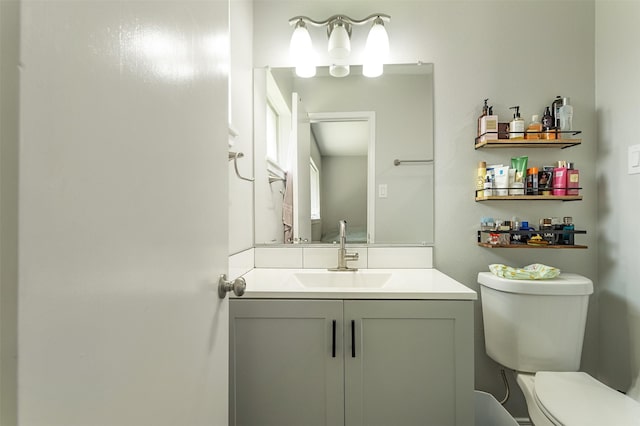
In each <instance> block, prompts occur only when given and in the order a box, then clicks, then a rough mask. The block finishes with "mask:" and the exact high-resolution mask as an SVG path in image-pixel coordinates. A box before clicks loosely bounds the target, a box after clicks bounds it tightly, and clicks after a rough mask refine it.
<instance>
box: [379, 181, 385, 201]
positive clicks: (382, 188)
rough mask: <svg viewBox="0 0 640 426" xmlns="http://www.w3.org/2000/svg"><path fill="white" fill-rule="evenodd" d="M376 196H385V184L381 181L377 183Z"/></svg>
mask: <svg viewBox="0 0 640 426" xmlns="http://www.w3.org/2000/svg"><path fill="white" fill-rule="evenodd" d="M378 198H387V184H386V183H381V184H380V185H378Z"/></svg>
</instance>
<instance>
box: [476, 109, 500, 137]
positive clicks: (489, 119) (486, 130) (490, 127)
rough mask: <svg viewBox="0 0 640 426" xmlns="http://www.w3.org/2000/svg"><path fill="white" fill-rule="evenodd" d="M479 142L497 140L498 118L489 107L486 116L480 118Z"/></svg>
mask: <svg viewBox="0 0 640 426" xmlns="http://www.w3.org/2000/svg"><path fill="white" fill-rule="evenodd" d="M480 135H481V136H480V142H483V141H486V140H494V139H498V116H497V115H493V107H492V106H490V107H489V109H488V112H487V115H485V116H482V117H480Z"/></svg>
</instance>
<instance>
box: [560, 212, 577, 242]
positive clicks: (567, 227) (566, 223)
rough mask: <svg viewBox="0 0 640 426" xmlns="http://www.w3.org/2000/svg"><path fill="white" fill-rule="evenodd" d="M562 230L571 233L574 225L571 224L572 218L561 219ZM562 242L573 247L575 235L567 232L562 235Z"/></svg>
mask: <svg viewBox="0 0 640 426" xmlns="http://www.w3.org/2000/svg"><path fill="white" fill-rule="evenodd" d="M562 230H563V231H573V230H575V225H574V224H573V218H572V217H571V216H565V217H563V218H562ZM562 242H563V243H564V244H566V245H569V246H572V245H575V235H574V233H573V232H567V233H563V234H562Z"/></svg>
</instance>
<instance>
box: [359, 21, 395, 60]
mask: <svg viewBox="0 0 640 426" xmlns="http://www.w3.org/2000/svg"><path fill="white" fill-rule="evenodd" d="M365 52H367V53H375V54H376V55H377V56H378V57H379V58H380V60H381V61H382V62H384V61H386V59H387V56H388V55H389V36H388V35H387V30H385V29H384V23H383V21H382V19H380V18H378V19H376V20H375V21H374V22H373V26H372V27H371V30H369V35H368V36H367V44H366V46H365Z"/></svg>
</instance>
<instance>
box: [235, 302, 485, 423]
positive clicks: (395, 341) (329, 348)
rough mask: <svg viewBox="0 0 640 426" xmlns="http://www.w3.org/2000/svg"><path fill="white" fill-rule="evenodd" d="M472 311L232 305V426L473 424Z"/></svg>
mask: <svg viewBox="0 0 640 426" xmlns="http://www.w3.org/2000/svg"><path fill="white" fill-rule="evenodd" d="M472 310H473V302H472V301H433V300H401V301H397V300H344V301H343V300H292V299H289V300H275V299H232V300H231V301H230V330H231V333H230V395H229V399H230V416H229V418H230V424H231V425H256V426H258V425H259V426H267V425H278V426H286V425H292V426H293V425H305V426H307V425H327V426H339V425H348V426H351V425H358V426H360V425H394V426H401V425H441V426H445V425H465V426H468V425H473V317H472V314H473V312H472ZM334 321H335V333H334ZM334 336H335V339H334Z"/></svg>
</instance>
